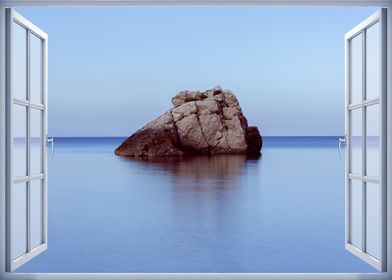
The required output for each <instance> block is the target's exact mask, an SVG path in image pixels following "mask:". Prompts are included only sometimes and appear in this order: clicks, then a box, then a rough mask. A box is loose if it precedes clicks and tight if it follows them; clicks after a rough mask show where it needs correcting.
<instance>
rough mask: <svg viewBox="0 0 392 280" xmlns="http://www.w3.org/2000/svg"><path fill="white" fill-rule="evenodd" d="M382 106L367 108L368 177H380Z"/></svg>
mask: <svg viewBox="0 0 392 280" xmlns="http://www.w3.org/2000/svg"><path fill="white" fill-rule="evenodd" d="M380 125H381V123H380V105H379V104H377V105H372V106H368V107H366V175H369V176H377V177H379V176H380Z"/></svg>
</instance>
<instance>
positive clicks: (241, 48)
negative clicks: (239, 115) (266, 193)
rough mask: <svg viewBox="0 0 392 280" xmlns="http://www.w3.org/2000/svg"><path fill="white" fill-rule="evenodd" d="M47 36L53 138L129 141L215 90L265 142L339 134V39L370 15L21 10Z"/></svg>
mask: <svg viewBox="0 0 392 280" xmlns="http://www.w3.org/2000/svg"><path fill="white" fill-rule="evenodd" d="M16 10H17V11H18V12H19V13H21V14H22V15H24V16H25V17H27V18H28V19H29V20H31V21H32V22H34V23H35V24H36V25H38V26H39V27H40V28H42V29H43V30H44V31H45V32H47V33H48V36H49V106H50V107H49V134H50V135H51V136H54V137H56V136H57V137H59V136H68V137H72V136H79V137H81V136H128V135H130V134H132V133H133V132H135V131H136V130H137V129H138V128H140V127H142V126H143V125H145V124H146V123H147V122H149V121H151V120H153V119H154V118H156V117H157V116H159V115H160V114H162V113H163V112H165V111H166V110H168V109H170V108H171V98H172V97H173V96H174V95H175V94H176V93H177V92H179V91H181V90H185V89H189V90H201V91H202V90H206V89H209V88H212V87H214V86H215V85H218V84H219V85H221V86H222V87H223V88H226V89H231V90H232V91H233V92H234V93H235V94H236V96H237V98H238V100H239V102H240V105H241V107H242V109H243V112H244V114H245V116H246V117H247V119H248V122H249V124H250V125H257V126H258V127H259V130H260V132H261V134H262V135H265V136H308V135H309V136H324V135H342V134H344V34H345V33H346V32H347V31H349V30H350V29H351V28H353V27H354V26H355V25H357V24H358V23H360V22H361V21H362V20H364V19H365V18H367V17H368V16H370V15H371V14H372V13H374V12H375V11H377V8H374V7H367V8H271V7H269V8H263V7H243V8H238V7H208V8H207V7H203V8H201V7H200V8H190V7H137V8H136V7H134V8H17V9H16Z"/></svg>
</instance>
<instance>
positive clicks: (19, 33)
mask: <svg viewBox="0 0 392 280" xmlns="http://www.w3.org/2000/svg"><path fill="white" fill-rule="evenodd" d="M12 26H13V44H12V47H13V49H12V89H13V95H14V97H16V98H19V99H27V71H26V69H27V51H26V49H27V40H26V36H27V31H26V29H24V28H23V27H21V26H20V25H19V24H16V23H15V22H13V23H12Z"/></svg>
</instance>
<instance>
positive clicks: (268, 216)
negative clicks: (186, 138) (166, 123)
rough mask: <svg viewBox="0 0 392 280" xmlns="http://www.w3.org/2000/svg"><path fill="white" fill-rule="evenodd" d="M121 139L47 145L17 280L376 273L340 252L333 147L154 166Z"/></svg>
mask: <svg viewBox="0 0 392 280" xmlns="http://www.w3.org/2000/svg"><path fill="white" fill-rule="evenodd" d="M124 139H125V138H124V137H118V138H55V150H54V155H53V157H52V158H51V156H49V159H48V198H49V201H48V216H49V218H48V249H47V250H46V251H45V252H43V253H42V254H41V255H39V256H37V257H35V258H34V259H32V260H31V261H29V262H28V263H26V264H25V265H23V266H22V267H20V268H19V269H18V270H17V271H16V272H44V273H45V272H70V273H71V272H151V273H160V272H162V273H164V272H181V273H185V272H200V273H204V272H216V273H240V272H248V273H252V272H292V273H295V272H305V273H306V272H325V273H328V272H331V273H332V272H376V270H375V269H373V268H372V267H371V266H369V265H368V264H366V263H365V262H363V261H361V260H360V259H358V258H357V257H355V256H354V255H352V254H351V253H350V252H348V251H347V250H346V249H345V243H344V235H345V233H344V166H345V165H344V155H342V157H341V158H339V155H338V148H337V143H338V142H337V141H338V137H264V138H263V141H264V145H263V149H262V154H261V155H260V156H253V157H248V156H245V155H216V156H196V157H187V158H156V159H151V158H150V159H143V158H129V157H119V156H116V155H115V154H114V149H115V148H116V147H117V146H118V145H119V144H120V143H121V142H122V141H123V140H124Z"/></svg>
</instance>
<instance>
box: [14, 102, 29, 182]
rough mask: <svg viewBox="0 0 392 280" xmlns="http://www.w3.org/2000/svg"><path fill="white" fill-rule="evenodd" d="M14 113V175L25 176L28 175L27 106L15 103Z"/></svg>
mask: <svg viewBox="0 0 392 280" xmlns="http://www.w3.org/2000/svg"><path fill="white" fill-rule="evenodd" d="M13 115H14V118H13V133H14V136H13V139H14V140H13V145H14V147H13V176H25V175H27V163H26V161H27V156H26V154H27V148H26V139H27V108H26V107H25V106H20V105H14V107H13Z"/></svg>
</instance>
